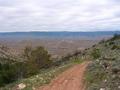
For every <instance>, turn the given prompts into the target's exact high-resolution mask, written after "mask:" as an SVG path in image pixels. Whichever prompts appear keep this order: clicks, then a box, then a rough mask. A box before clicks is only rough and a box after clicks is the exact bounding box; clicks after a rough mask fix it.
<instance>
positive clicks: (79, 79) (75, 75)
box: [38, 61, 89, 90]
mask: <svg viewBox="0 0 120 90" xmlns="http://www.w3.org/2000/svg"><path fill="white" fill-rule="evenodd" d="M88 63H89V62H87V61H85V62H83V63H82V64H79V65H76V66H74V67H72V68H70V69H68V70H67V71H65V72H63V73H62V74H61V75H59V76H58V77H57V78H56V79H54V80H53V81H52V82H51V83H50V84H48V85H46V86H43V87H40V88H39V89H38V90H85V85H84V72H85V70H86V67H87V65H88Z"/></svg>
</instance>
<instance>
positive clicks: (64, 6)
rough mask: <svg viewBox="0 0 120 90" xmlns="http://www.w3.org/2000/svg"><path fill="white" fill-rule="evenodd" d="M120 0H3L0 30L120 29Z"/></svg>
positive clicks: (0, 12)
mask: <svg viewBox="0 0 120 90" xmlns="http://www.w3.org/2000/svg"><path fill="white" fill-rule="evenodd" d="M119 27H120V0H0V31H96V30H98V31H99V30H106V31H107V30H108V31H110V30H120V29H119Z"/></svg>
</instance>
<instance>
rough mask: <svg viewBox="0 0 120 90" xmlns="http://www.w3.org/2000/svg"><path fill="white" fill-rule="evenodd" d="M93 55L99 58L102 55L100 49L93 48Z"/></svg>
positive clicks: (94, 57)
mask: <svg viewBox="0 0 120 90" xmlns="http://www.w3.org/2000/svg"><path fill="white" fill-rule="evenodd" d="M91 56H92V57H93V59H97V58H99V57H100V56H101V52H100V49H97V48H95V49H93V51H92V53H91Z"/></svg>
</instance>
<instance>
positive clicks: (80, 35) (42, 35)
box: [0, 31, 120, 39]
mask: <svg viewBox="0 0 120 90" xmlns="http://www.w3.org/2000/svg"><path fill="white" fill-rule="evenodd" d="M114 34H120V31H95V32H64V31H63V32H62V31H61V32H2V33H0V38H15V39H17V38H95V37H96V38H99V37H110V36H113V35H114Z"/></svg>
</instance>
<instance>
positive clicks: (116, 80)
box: [86, 35, 120, 90]
mask: <svg viewBox="0 0 120 90" xmlns="http://www.w3.org/2000/svg"><path fill="white" fill-rule="evenodd" d="M119 46H120V36H119V35H117V36H116V35H115V36H114V37H113V38H111V39H110V40H107V41H104V42H102V43H99V44H98V45H96V46H95V47H94V48H91V50H89V51H92V53H91V54H90V55H91V56H92V57H94V58H93V59H94V60H93V61H92V63H91V64H89V66H88V67H87V71H86V83H87V90H120V49H119ZM96 48H99V50H100V53H99V51H98V49H97V50H96Z"/></svg>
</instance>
